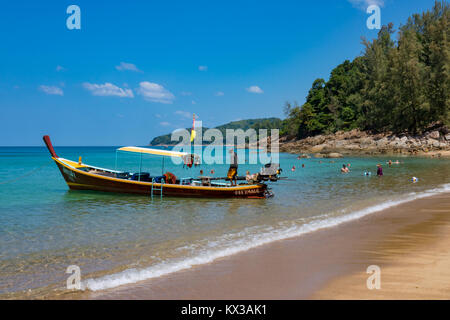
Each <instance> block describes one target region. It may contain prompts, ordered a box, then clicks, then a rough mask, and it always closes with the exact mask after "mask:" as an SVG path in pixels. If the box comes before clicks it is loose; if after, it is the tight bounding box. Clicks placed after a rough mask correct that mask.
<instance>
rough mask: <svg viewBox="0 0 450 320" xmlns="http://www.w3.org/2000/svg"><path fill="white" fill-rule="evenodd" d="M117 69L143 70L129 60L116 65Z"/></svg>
mask: <svg viewBox="0 0 450 320" xmlns="http://www.w3.org/2000/svg"><path fill="white" fill-rule="evenodd" d="M116 69H117V70H119V71H135V72H142V71H141V70H139V69H138V68H137V67H136V65H135V64H132V63H127V62H121V63H120V65H118V66H116Z"/></svg>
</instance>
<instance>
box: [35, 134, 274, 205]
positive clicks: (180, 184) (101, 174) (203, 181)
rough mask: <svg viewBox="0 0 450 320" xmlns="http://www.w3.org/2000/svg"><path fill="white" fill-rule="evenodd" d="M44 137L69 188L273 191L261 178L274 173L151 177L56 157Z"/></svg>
mask: <svg viewBox="0 0 450 320" xmlns="http://www.w3.org/2000/svg"><path fill="white" fill-rule="evenodd" d="M43 140H44V142H45V144H46V146H47V149H48V151H49V152H50V155H51V157H52V159H53V160H54V161H55V163H56V165H57V166H58V168H59V170H60V171H61V174H62V176H63V178H64V180H65V181H66V183H67V185H68V187H69V188H70V189H71V190H96V191H103V192H116V193H134V194H141V195H147V196H151V197H153V196H161V197H162V196H170V197H199V198H260V199H262V198H267V197H270V196H272V195H273V194H272V193H271V192H270V190H269V188H268V186H267V184H266V183H264V181H267V180H270V181H276V180H277V179H278V177H277V174H276V173H271V174H269V175H267V174H263V175H259V174H258V179H255V181H250V182H247V181H246V179H245V177H244V178H242V177H240V178H238V180H241V181H242V180H245V182H244V183H239V184H238V185H235V186H232V185H231V184H230V183H226V182H225V183H223V182H222V183H221V182H218V180H219V179H222V180H226V178H211V177H199V178H197V179H194V178H185V179H178V178H177V177H175V176H174V175H173V174H170V173H166V174H163V175H161V176H157V177H151V176H150V175H149V174H148V173H142V172H140V171H139V172H137V173H129V172H124V171H117V170H111V169H105V168H100V167H95V166H91V165H87V164H85V163H82V161H81V157H80V159H79V161H78V162H77V161H72V160H68V159H64V158H61V157H58V156H57V155H56V152H55V150H54V148H53V146H52V143H51V140H50V137H49V136H47V135H46V136H44V137H43ZM118 150H119V151H126V152H135V153H141V154H143V153H146V154H153V155H158V156H162V157H182V158H183V159H190V158H194V156H195V155H193V154H188V153H184V152H175V151H169V150H160V149H150V148H141V147H123V148H119V149H118Z"/></svg>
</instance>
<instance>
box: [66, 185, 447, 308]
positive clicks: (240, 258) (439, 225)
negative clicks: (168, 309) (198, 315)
mask: <svg viewBox="0 0 450 320" xmlns="http://www.w3.org/2000/svg"><path fill="white" fill-rule="evenodd" d="M449 230H450V193H441V194H438V195H433V196H430V197H425V198H420V199H416V200H412V201H409V202H406V203H402V204H400V205H397V206H394V207H390V208H388V209H385V210H382V211H379V212H375V213H372V214H369V215H366V216H364V217H362V218H359V219H355V220H352V221H348V222H344V223H341V224H339V225H337V226H334V227H331V228H325V229H320V230H317V231H314V232H312V233H308V234H304V235H302V236H298V237H295V238H290V239H285V240H279V241H275V242H273V243H269V244H265V245H262V246H260V247H256V248H253V249H250V250H248V251H245V252H241V253H237V254H235V255H232V256H228V257H224V258H220V259H217V260H216V261H213V262H211V263H208V264H204V265H199V266H195V267H192V268H190V269H186V270H182V271H178V272H175V273H172V274H168V275H165V276H162V277H158V278H153V279H149V280H144V281H140V282H137V283H133V284H127V285H123V286H119V287H116V288H112V289H106V290H100V291H95V292H90V291H89V292H83V293H78V294H68V295H65V297H61V296H60V297H59V298H68V299H207V300H209V299H385V298H386V299H428V298H430V299H431V298H434V299H447V298H448V297H450V291H449V290H447V289H448V288H449V285H448V284H450V272H447V271H446V270H450V268H447V266H450V255H448V253H450V249H447V248H450V246H449V244H450V236H447V234H449V233H448V231H449ZM370 265H377V266H379V267H380V269H381V290H369V289H367V286H366V281H367V278H368V277H369V276H370V274H367V272H366V270H367V267H368V266H370ZM421 270H422V271H423V272H424V273H425V274H421Z"/></svg>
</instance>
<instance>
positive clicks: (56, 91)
mask: <svg viewBox="0 0 450 320" xmlns="http://www.w3.org/2000/svg"><path fill="white" fill-rule="evenodd" d="M39 90H41V91H42V92H45V93H46V94H51V95H57V96H63V95H64V92H63V91H62V89H61V88H60V87H57V86H45V85H41V86H39Z"/></svg>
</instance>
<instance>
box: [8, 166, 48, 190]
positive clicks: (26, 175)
mask: <svg viewBox="0 0 450 320" xmlns="http://www.w3.org/2000/svg"><path fill="white" fill-rule="evenodd" d="M50 164H51V163H44V164H43V165H42V166H40V167H37V168H34V169H33V170H31V171H28V172H26V173H24V174H22V175H21V176H18V177H15V178H13V179H10V180H6V181H0V185H2V184H8V183H13V182H16V181H18V180H21V179H23V178H25V177H28V176H30V175H32V174H33V173H35V172H37V171H39V170H40V169H42V168H43V167H45V166H48V165H50Z"/></svg>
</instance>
